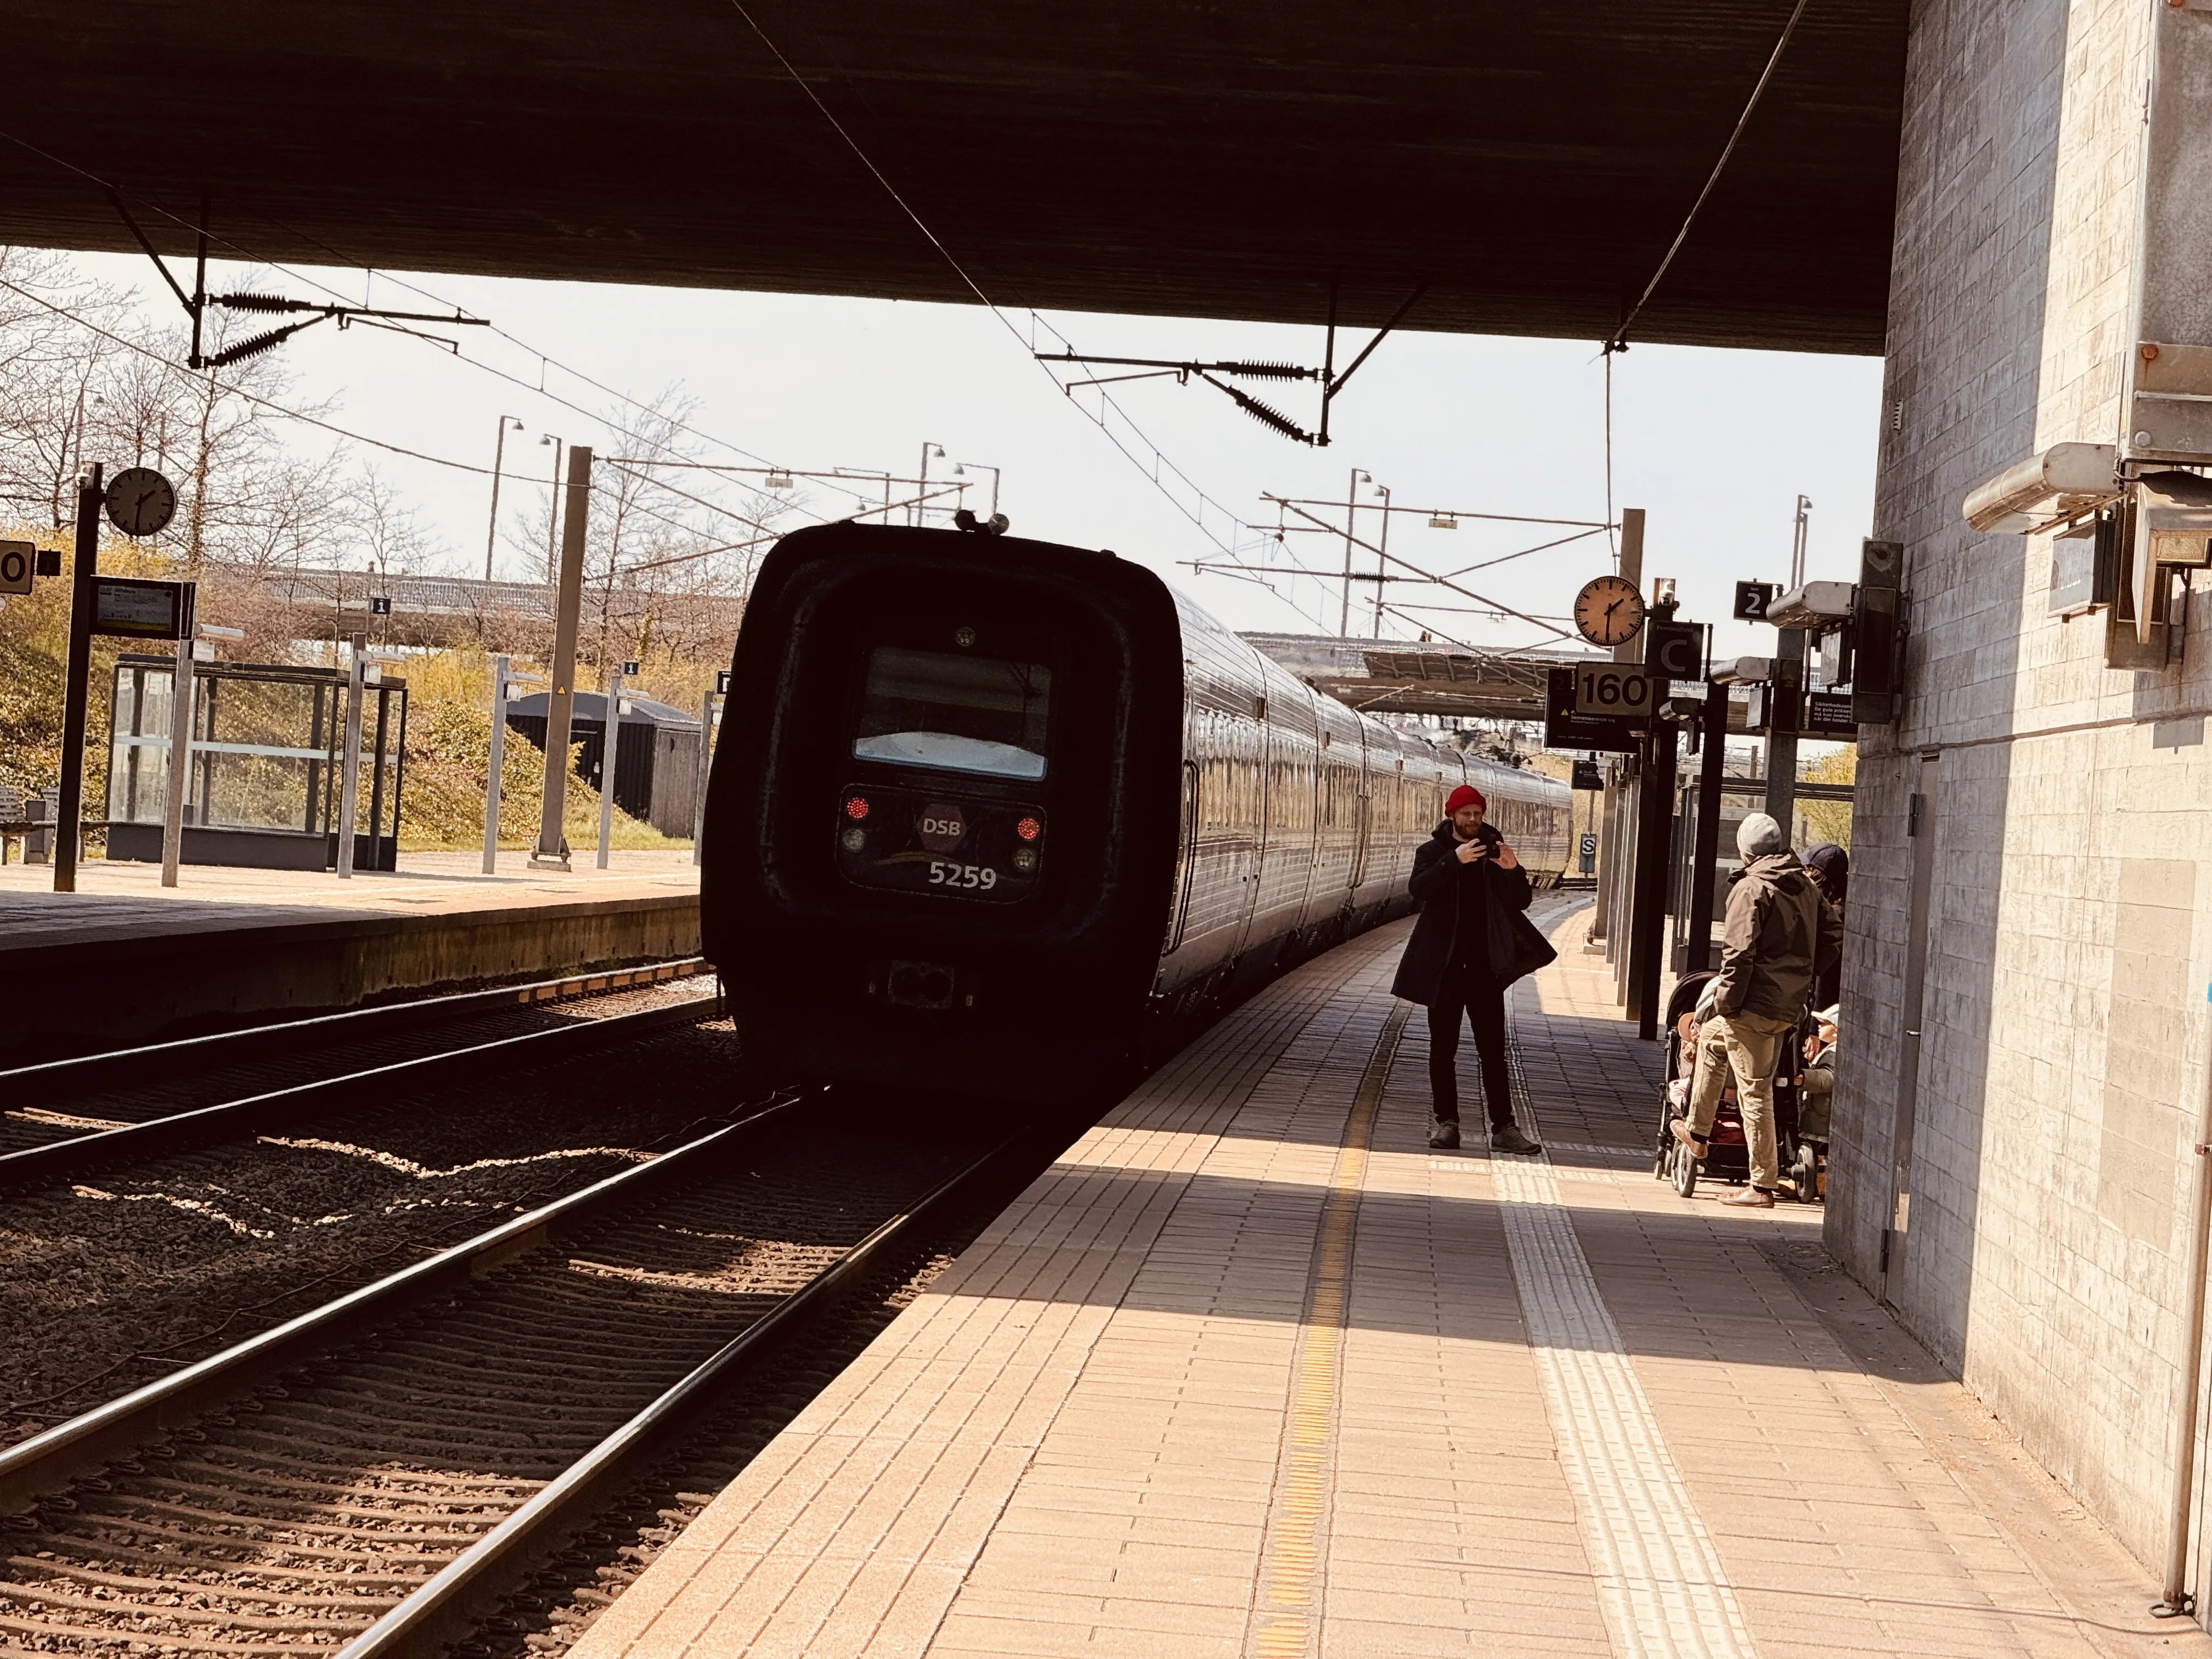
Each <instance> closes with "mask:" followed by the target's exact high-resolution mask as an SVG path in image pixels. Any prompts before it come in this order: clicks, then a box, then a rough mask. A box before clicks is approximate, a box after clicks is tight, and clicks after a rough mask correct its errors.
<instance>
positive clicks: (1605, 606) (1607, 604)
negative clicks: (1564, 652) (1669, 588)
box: [1575, 576, 1644, 646]
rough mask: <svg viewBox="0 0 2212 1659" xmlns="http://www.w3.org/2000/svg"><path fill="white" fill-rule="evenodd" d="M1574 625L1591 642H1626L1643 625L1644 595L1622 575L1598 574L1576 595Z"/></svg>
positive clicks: (1603, 643) (1597, 643) (1634, 635)
mask: <svg viewBox="0 0 2212 1659" xmlns="http://www.w3.org/2000/svg"><path fill="white" fill-rule="evenodd" d="M1575 626H1576V627H1577V628H1578V629H1581V630H1582V635H1583V638H1584V639H1586V640H1588V641H1589V642H1590V643H1591V644H1592V645H1607V646H1611V645H1626V644H1627V643H1628V641H1631V640H1632V639H1634V638H1635V637H1636V630H1637V629H1639V628H1641V627H1643V626H1644V596H1643V595H1642V594H1640V593H1638V592H1637V591H1636V586H1635V584H1634V583H1632V582H1631V581H1629V580H1626V578H1624V577H1620V576H1600V577H1597V578H1596V579H1595V580H1592V581H1589V582H1588V583H1585V584H1584V585H1583V591H1582V592H1579V593H1577V594H1576V595H1575Z"/></svg>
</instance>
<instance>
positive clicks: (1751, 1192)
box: [1721, 1187, 1774, 1210]
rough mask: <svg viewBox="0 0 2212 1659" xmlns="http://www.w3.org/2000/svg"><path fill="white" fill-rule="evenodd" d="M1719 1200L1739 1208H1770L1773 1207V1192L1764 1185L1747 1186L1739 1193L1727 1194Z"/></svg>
mask: <svg viewBox="0 0 2212 1659" xmlns="http://www.w3.org/2000/svg"><path fill="white" fill-rule="evenodd" d="M1721 1202H1722V1203H1723V1204H1728V1205H1732V1206H1735V1208H1737V1209H1739V1210H1771V1209H1772V1208H1773V1207H1774V1194H1772V1193H1770V1192H1768V1191H1767V1190H1766V1188H1764V1187H1747V1188H1744V1189H1743V1190H1742V1191H1741V1192H1740V1193H1731V1194H1729V1195H1728V1196H1727V1197H1726V1198H1724V1199H1723V1200H1721Z"/></svg>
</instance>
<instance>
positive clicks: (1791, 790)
mask: <svg viewBox="0 0 2212 1659" xmlns="http://www.w3.org/2000/svg"><path fill="white" fill-rule="evenodd" d="M1778 632H1779V634H1780V635H1781V638H1780V639H1779V640H1778V641H1777V642H1776V645H1775V650H1774V684H1773V690H1772V696H1771V701H1772V703H1773V708H1772V711H1771V714H1769V716H1768V726H1767V732H1768V737H1767V739H1766V756H1767V759H1766V815H1767V817H1771V818H1772V819H1773V820H1774V821H1775V822H1776V823H1778V824H1780V825H1781V826H1782V833H1783V835H1784V836H1785V837H1787V838H1788V840H1789V841H1790V843H1791V844H1792V845H1795V844H1796V840H1797V837H1796V836H1795V835H1794V834H1793V833H1791V824H1790V820H1791V819H1792V818H1794V817H1796V813H1797V726H1798V722H1799V720H1801V719H1802V710H1803V708H1804V706H1805V630H1804V629H1802V628H1784V629H1778Z"/></svg>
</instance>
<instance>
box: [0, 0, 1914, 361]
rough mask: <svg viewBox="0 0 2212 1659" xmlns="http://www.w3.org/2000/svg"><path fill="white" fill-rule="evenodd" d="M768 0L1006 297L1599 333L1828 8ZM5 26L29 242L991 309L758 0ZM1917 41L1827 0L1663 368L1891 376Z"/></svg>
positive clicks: (223, 13)
mask: <svg viewBox="0 0 2212 1659" xmlns="http://www.w3.org/2000/svg"><path fill="white" fill-rule="evenodd" d="M748 4H749V5H750V9H751V10H752V15H754V17H755V18H757V20H758V21H759V23H760V26H761V27H762V28H763V30H764V31H765V32H766V33H767V34H768V35H769V38H771V39H772V40H774V41H775V44H776V46H778V47H780V48H781V50H782V52H784V54H785V55H786V56H787V58H789V59H790V61H791V63H792V64H793V67H794V68H796V70H798V71H799V74H800V75H801V76H804V77H805V79H806V81H807V82H809V83H810V84H811V86H812V87H813V88H815V90H816V91H817V93H818V94H820V96H821V98H822V100H823V103H824V104H826V105H827V106H828V107H829V110H830V111H832V112H834V113H835V114H836V117H837V118H838V119H839V120H840V121H842V123H843V124H844V125H845V126H846V127H847V128H848V130H849V131H850V132H851V134H852V136H853V137H854V139H855V140H856V141H857V142H858V143H859V144H860V146H861V148H862V149H865V150H866V153H867V155H868V156H869V157H870V159H872V161H874V162H875V164H876V165H877V166H878V167H879V168H880V169H881V170H882V172H883V173H884V175H885V176H886V177H887V178H888V179H890V182H891V183H892V184H893V185H895V186H896V188H897V189H898V191H900V192H901V193H902V194H903V195H904V196H905V197H906V198H907V200H908V202H909V203H910V204H912V206H913V207H914V209H915V211H916V212H917V213H918V214H919V215H920V216H921V218H922V219H924V220H925V221H926V222H927V223H928V224H929V226H930V228H932V229H933V231H934V232H935V233H936V234H937V235H938V236H939V238H940V239H941V240H942V241H943V242H944V244H945V246H946V248H947V249H949V250H950V252H951V253H952V255H953V256H954V257H956V258H957V259H959V260H960V261H961V263H962V264H963V265H964V266H965V267H966V269H967V270H968V271H969V274H970V275H971V276H973V277H974V279H975V282H976V283H978V284H979V285H980V286H981V288H982V289H983V290H984V291H985V292H986V293H987V295H989V296H990V297H991V299H992V300H994V301H996V302H998V303H1000V304H1002V305H1009V306H1036V307H1048V308H1053V309H1075V310H1091V311H1110V312H1142V313H1167V314H1179V315H1191V316H1207V317H1224V318H1238V319H1262V320H1270V321H1284V322H1298V323H1318V322H1320V321H1321V320H1322V318H1323V316H1324V315H1325V313H1326V310H1327V306H1328V293H1329V288H1330V281H1331V273H1332V272H1338V273H1340V286H1341V294H1342V309H1343V316H1344V319H1345V320H1346V322H1348V323H1354V324H1364V325H1370V326H1372V325H1377V324H1380V323H1381V322H1382V321H1383V319H1385V318H1386V317H1387V316H1388V315H1389V313H1391V312H1392V311H1393V310H1395V308H1396V307H1397V306H1398V304H1399V302H1400V301H1401V300H1402V299H1404V298H1405V296H1406V295H1407V293H1408V292H1409V291H1410V290H1411V289H1413V287H1414V286H1415V285H1416V284H1418V283H1428V284H1430V291H1429V294H1428V295H1427V297H1426V298H1425V300H1424V301H1422V302H1421V304H1420V306H1419V307H1418V308H1417V309H1416V310H1415V312H1414V313H1413V314H1412V315H1411V316H1409V317H1408V318H1407V326H1408V327H1412V328H1419V329H1427V330H1442V331H1480V332H1498V333H1516V334H1541V335H1553V336H1563V337H1582V338H1589V339H1597V338H1601V337H1604V336H1605V335H1607V333H1609V332H1610V331H1612V330H1613V327H1614V326H1615V325H1616V324H1617V323H1618V321H1619V320H1620V316H1621V314H1622V312H1623V310H1624V308H1625V307H1626V306H1627V305H1628V304H1629V303H1631V302H1632V301H1633V299H1634V298H1635V296H1636V295H1637V294H1638V292H1639V291H1640V290H1641V289H1642V288H1643V286H1644V283H1645V281H1646V280H1647V279H1648V278H1649V277H1650V274H1651V272H1652V270H1653V269H1654V268H1655V266H1656V264H1657V262H1658V259H1659V258H1660V256H1661V254H1662V252H1664V251H1665V249H1666V247H1667V245H1668V242H1669V241H1670V240H1672V239H1673V237H1674V233H1675V231H1676V230H1677V228H1679V227H1680V223H1681V221H1682V218H1683V216H1684V215H1685V214H1686V212H1687V210H1688V209H1689V206H1690V204H1691V203H1692V201H1693V200H1694V199H1695V197H1696V196H1697V193H1698V191H1699V187H1700V186H1701V185H1703V184H1704V182H1705V176H1706V173H1708V171H1709V170H1710V169H1711V166H1712V164H1713V161H1714V160H1715V159H1716V157H1717V155H1718V154H1719V152H1720V149H1721V146H1722V145H1723V143H1725V142H1726V140H1727V137H1728V135H1729V131H1730V129H1731V128H1732V127H1733V125H1735V119H1736V117H1737V115H1738V114H1739V112H1741V109H1742V106H1743V103H1744V100H1745V99H1746V97H1747V95H1748V94H1749V92H1750V89H1751V87H1752V86H1753V83H1754V82H1755V81H1756V80H1757V78H1758V75H1759V70H1760V68H1761V67H1762V65H1763V64H1765V60H1766V57H1767V54H1768V53H1769V52H1770V51H1771V49H1772V46H1773V44H1774V41H1775V40H1776V38H1777V36H1778V33H1779V32H1780V29H1781V27H1782V24H1783V22H1784V19H1785V18H1786V17H1787V15H1788V14H1789V11H1790V0H1646V3H1643V4H1635V5H1632V4H1626V3H1622V0H1590V3H1584V4H1580V5H1559V4H1532V3H1528V0H1516V3H1500V0H1458V3H1437V0H1425V3H1423V0H1416V3H1408V4H1400V5H1377V4H1360V3H1345V0H1327V3H1323V0H1273V3H1264V4H1263V3H1257V0H1245V3H1241V4H1232V3H1227V0H1212V3H1203V0H1122V3H1113V4H1103V3H1092V4H1089V5H1083V4H1076V5H1064V4H1063V5H1041V4H1036V3H1028V4H1015V3H1010V0H969V3H967V4H963V5H959V6H954V5H949V4H943V3H939V4H914V3H906V4H899V5H892V4H885V3H881V0H871V3H855V0H845V3H834V0H815V3H813V4H811V5H801V4H799V3H795V0H748ZM1905 12H1906V3H1905V0H1814V3H1813V4H1812V5H1811V6H1810V7H1809V8H1808V10H1807V12H1806V15H1805V17H1804V20H1803V21H1802V24H1801V25H1800V27H1799V29H1798V32H1797V34H1796V38H1795V40H1793V41H1792V43H1791V46H1790V50H1789V52H1788V53H1787V54H1786V55H1785V56H1784V59H1783V62H1782V64H1781V67H1780V69H1779V70H1778V75H1777V76H1776V79H1775V81H1774V83H1773V84H1772V86H1771V88H1769V90H1768V93H1767V94H1766V98H1765V102H1764V103H1763V105H1762V106H1761V108H1760V110H1759V113H1758V115H1757V116H1756V117H1755V118H1754V119H1753V123H1752V125H1751V127H1750V129H1749V131H1748V132H1747V135H1746V137H1745V139H1744V142H1743V144H1742V146H1741V149H1739V150H1738V152H1737V154H1736V155H1735V160H1734V161H1733V162H1732V163H1731V165H1730V167H1729V173H1728V174H1727V175H1726V177H1725V178H1724V179H1723V182H1722V184H1721V185H1720V187H1719V189H1718V190H1717V191H1716V192H1715V194H1714V196H1713V197H1712V199H1711V202H1710V203H1709V204H1707V206H1706V208H1705V214H1704V216H1703V217H1702V218H1701V219H1700V220H1699V225H1698V227H1697V228H1696V230H1695V231H1694V232H1693V233H1692V236H1691V238H1690V240H1689V242H1688V243H1687V245H1686V247H1685V248H1684V250H1683V252H1682V254H1681V255H1680V258H1679V260H1678V261H1677V263H1676V264H1675V266H1674V270H1673V271H1672V273H1671V274H1670V276H1668V281H1667V283H1666V284H1665V286H1664V287H1663V288H1662V289H1661V290H1660V292H1659V294H1658V295H1657V297H1656V299H1655V301H1654V302H1653V303H1652V305H1651V306H1650V308H1649V309H1648V310H1647V311H1646V313H1644V318H1643V319H1642V321H1641V323H1640V325H1639V326H1638V328H1637V330H1636V331H1635V334H1634V336H1633V337H1634V338H1637V339H1642V340H1647V341H1672V342H1680V343H1698V344H1707V345H1736V346H1757V347H1771V348H1780V349H1808V350H1820V351H1846V352H1878V351H1879V350H1881V343H1882V331H1883V319H1884V311H1885V306H1886V301H1887V291H1888V282H1889V258H1890V252H1889V251H1890V222H1891V215H1892V208H1893V194H1894V177H1895V168H1896V155H1897V135H1898V111H1899V97H1900V84H1901V77H1902V69H1903V59H1904V40H1905ZM8 35H9V48H10V51H9V69H10V71H11V72H10V75H9V100H8V102H7V104H6V105H5V106H4V108H0V129H4V131H6V132H7V133H8V134H9V135H11V136H12V137H14V138H15V140H17V141H19V142H17V143H0V239H4V240H8V241H12V242H18V243H25V244H30V245H35V246H54V247H67V248H104V249H128V248H130V247H131V246H133V244H132V243H131V241H130V240H129V236H128V233H127V231H125V228H124V227H123V225H122V224H121V223H120V222H119V221H118V218H117V216H116V215H115V213H114V211H113V210H112V208H111V207H110V206H109V204H108V202H107V200H106V196H105V195H104V193H103V191H102V189H101V187H100V181H106V182H111V183H112V184H114V185H116V186H118V188H120V189H121V190H122V191H124V193H125V196H126V197H129V198H130V200H131V202H132V203H133V204H134V210H135V211H137V213H138V215H139V216H140V218H141V220H142V222H144V223H145V225H146V228H147V229H148V230H149V233H150V234H153V236H154V238H155V241H156V242H157V243H158V244H159V245H160V246H161V247H162V248H163V249H164V251H165V252H184V251H186V250H187V249H188V248H189V246H190V240H191V239H190V237H189V236H188V235H186V234H185V233H184V231H183V230H182V228H180V225H179V222H180V221H182V222H189V221H190V220H191V218H192V216H193V215H194V214H195V213H196V211H197V203H198V201H199V199H200V196H201V193H202V192H203V191H205V192H206V193H207V195H208V197H209V198H210V202H211V204H212V225H213V228H214V231H215V234H216V238H217V239H218V240H217V246H216V252H217V253H218V254H228V255H229V257H232V258H240V257H246V256H247V255H251V256H253V257H258V258H268V259H278V260H283V261H286V262H311V261H312V262H317V263H323V264H346V265H373V266H380V267H387V268H393V269H416V270H433V271H464V272H473V273H483V274H492V275H499V276H539V277H570V278H581V279H587V280H596V281H611V282H624V283H673V284H684V285H698V286H705V287H719V288H735V289H777V290H785V291H793V292H803V293H818V294H850V295H879V296H888V297H897V298H906V299H921V300H949V301H962V300H967V299H969V298H970V297H972V296H971V295H969V292H968V290H967V289H965V288H964V286H963V284H962V283H961V281H960V278H959V277H958V276H957V275H956V273H955V272H954V270H952V269H951V265H950V264H948V262H947V260H946V259H945V257H944V256H943V255H941V254H939V252H937V251H936V250H935V249H933V247H932V246H930V244H929V243H928V241H927V240H925V239H924V237H923V236H922V235H921V233H920V232H919V231H917V230H916V228H915V226H914V224H913V223H912V222H910V221H909V220H908V218H907V217H906V216H905V215H904V214H903V213H902V212H901V211H900V210H899V208H898V207H897V205H896V204H895V203H894V202H893V201H892V199H891V198H890V196H889V194H888V193H887V192H886V191H885V190H884V187H883V186H882V185H879V184H878V182H877V181H876V180H875V179H873V178H872V177H871V176H870V175H869V173H867V171H866V169H865V168H864V167H862V166H861V164H860V161H858V160H857V159H856V158H855V157H854V154H853V152H852V151H851V150H850V149H848V148H847V147H846V145H845V144H844V143H843V142H842V140H841V139H840V138H839V137H838V136H837V134H836V131H834V130H833V129H832V127H831V126H830V125H829V121H828V120H827V119H825V118H824V117H823V114H822V113H821V112H819V111H818V110H817V109H816V108H815V107H814V106H813V105H812V104H811V102H810V101H809V100H808V99H807V98H806V96H805V93H804V92H802V91H801V90H800V88H799V87H798V86H797V85H796V84H794V82H793V81H792V80H791V79H790V77H789V76H787V75H786V74H785V73H784V71H783V70H781V68H780V67H779V65H778V64H777V63H776V61H775V58H773V57H772V56H771V55H770V54H769V52H768V50H767V49H766V47H764V46H763V43H762V41H761V40H760V38H759V37H758V36H757V34H756V33H754V32H753V31H752V29H751V28H750V27H748V26H747V24H746V22H745V21H744V18H743V17H742V16H741V15H740V14H739V13H738V10H737V9H736V8H735V7H734V6H733V5H732V4H731V3H729V0H625V3H623V4H620V5H616V4H609V3H600V4H596V5H592V4H585V3H580V0H533V3H529V4H524V3H520V0H438V3H435V4H434V3H429V0H283V3H277V0H224V3H222V4H219V5H210V4H208V3H205V0H197V3H195V0H15V3H13V4H12V5H11V6H10V7H9V31H8ZM26 146H34V147H35V149H32V148H27V147H26ZM37 151H44V152H46V155H40V154H38V153H37ZM73 169H75V170H73ZM80 170H81V171H80ZM88 175H89V176H88ZM165 212H166V213H167V214H168V215H173V216H174V218H164V217H162V216H161V215H162V214H163V213H165ZM1341 361H1342V360H1341V358H1340V362H1341Z"/></svg>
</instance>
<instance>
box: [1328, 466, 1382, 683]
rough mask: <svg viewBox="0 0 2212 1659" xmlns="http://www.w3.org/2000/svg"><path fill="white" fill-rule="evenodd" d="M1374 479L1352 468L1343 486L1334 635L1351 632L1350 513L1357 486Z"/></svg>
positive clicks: (1349, 633) (1355, 499) (1356, 504)
mask: <svg viewBox="0 0 2212 1659" xmlns="http://www.w3.org/2000/svg"><path fill="white" fill-rule="evenodd" d="M1374 482H1375V480H1374V479H1373V478H1371V477H1369V476H1368V475H1367V474H1366V473H1364V472H1362V471H1360V470H1359V469H1358V467H1356V466H1355V467H1353V468H1352V481H1351V482H1350V483H1347V484H1346V485H1345V486H1344V603H1343V605H1341V606H1340V607H1339V609H1338V611H1337V613H1336V637H1337V638H1339V639H1340V640H1341V639H1345V638H1348V637H1349V636H1350V635H1351V633H1352V512H1353V510H1354V509H1355V508H1357V507H1358V505H1359V486H1360V485H1362V484H1364V483H1374Z"/></svg>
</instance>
